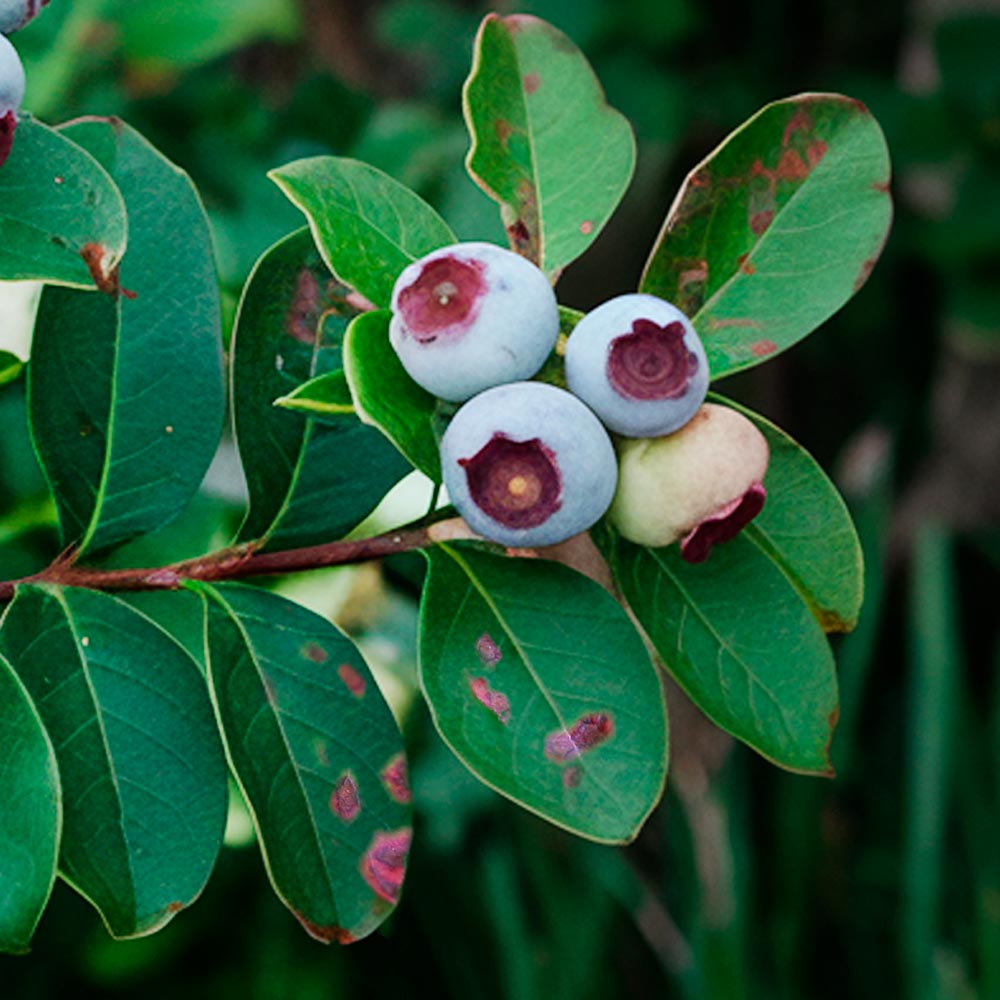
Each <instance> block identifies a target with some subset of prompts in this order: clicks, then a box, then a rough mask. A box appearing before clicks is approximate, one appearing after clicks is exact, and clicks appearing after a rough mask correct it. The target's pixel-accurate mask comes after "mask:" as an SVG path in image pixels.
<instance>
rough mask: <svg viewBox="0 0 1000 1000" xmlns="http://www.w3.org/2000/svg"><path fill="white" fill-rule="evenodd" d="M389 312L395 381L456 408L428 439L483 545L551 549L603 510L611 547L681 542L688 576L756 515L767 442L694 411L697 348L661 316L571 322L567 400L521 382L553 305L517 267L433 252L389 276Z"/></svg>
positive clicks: (648, 302)
mask: <svg viewBox="0 0 1000 1000" xmlns="http://www.w3.org/2000/svg"><path fill="white" fill-rule="evenodd" d="M392 311H393V316H392V321H391V323H390V327H389V338H390V341H391V343H392V345H393V348H394V349H395V351H396V353H397V355H398V356H399V359H400V361H401V363H402V365H403V367H404V368H405V369H406V371H407V372H408V373H409V375H410V376H411V377H412V378H413V380H414V381H415V382H417V383H418V384H419V385H421V386H422V387H423V388H424V389H426V390H427V391H428V392H430V393H432V394H434V395H435V396H438V397H439V398H441V399H444V400H448V401H450V402H456V403H463V404H464V405H462V406H461V408H460V409H459V410H458V412H457V413H456V414H455V416H454V417H453V419H452V421H451V423H450V424H449V425H448V429H447V430H446V431H445V433H444V436H443V438H442V440H441V466H442V473H443V478H444V485H445V487H446V488H447V490H448V494H449V496H450V498H451V501H452V503H453V504H454V505H455V507H456V509H457V510H458V512H459V513H460V514H461V515H462V517H463V518H464V519H465V520H466V522H467V523H468V524H469V526H470V527H471V528H472V529H473V530H474V531H476V532H477V533H478V534H480V535H482V536H483V537H484V538H488V539H490V540H492V541H495V542H499V543H500V544H502V545H507V546H511V547H519V548H520V547H537V546H542V545H553V544H555V543H557V542H561V541H564V540H565V539H567V538H570V537H571V536H573V535H575V534H578V533H579V532H581V531H586V530H587V529H588V528H590V527H591V526H592V525H593V524H595V523H596V522H597V520H598V519H599V518H600V517H601V516H602V515H603V514H604V513H605V512H608V511H609V510H610V517H611V520H612V522H613V523H614V524H615V526H616V527H617V529H618V530H619V531H620V532H621V534H622V535H623V536H625V537H626V538H628V539H630V540H632V541H634V542H637V543H639V544H642V545H651V546H662V545H668V544H670V543H672V542H674V541H680V542H681V552H682V555H684V557H685V558H687V559H689V560H690V561H692V562H697V561H700V560H702V559H704V558H706V557H707V555H708V553H709V552H710V550H711V548H712V546H713V545H714V544H715V543H716V542H720V541H724V540H726V539H727V538H731V537H733V535H735V534H736V533H737V532H738V531H739V530H740V529H741V528H742V527H743V526H744V525H745V524H746V523H747V522H748V521H749V520H751V518H753V517H754V516H755V515H756V514H757V513H758V512H759V511H760V509H761V507H762V505H763V502H764V496H765V493H764V487H763V486H762V484H761V480H762V479H763V476H764V472H765V470H766V468H767V463H768V447H767V442H766V441H765V439H764V437H763V435H762V434H761V433H760V431H759V430H757V428H756V427H755V426H754V425H753V424H752V423H751V422H750V421H749V420H747V418H745V417H743V416H742V415H741V414H739V413H737V412H736V411H735V410H731V409H728V408H727V407H722V406H716V405H712V404H706V403H705V402H704V400H705V395H706V393H707V391H708V382H709V369H708V361H707V359H706V357H705V351H704V348H703V347H702V344H701V341H700V340H699V338H698V335H697V333H696V332H695V330H694V327H693V326H692V325H691V322H690V321H689V320H688V318H687V317H686V316H685V315H684V314H683V313H682V312H681V311H680V310H679V309H677V308H676V307H675V306H673V305H671V304H670V303H669V302H665V301H664V300H663V299H659V298H656V297H655V296H653V295H645V294H633V295H622V296H619V297H617V298H614V299H611V300H610V301H608V302H605V303H604V304H603V305H601V306H599V307H597V308H596V309H594V310H593V311H592V312H590V313H588V314H587V315H586V316H584V317H583V319H582V320H581V321H580V322H579V323H578V324H577V326H576V328H575V329H574V330H573V332H572V333H571V335H570V336H569V338H568V340H567V341H566V345H565V373H566V384H567V386H568V390H569V391H566V390H563V389H559V388H557V387H556V386H553V385H550V384H548V383H546V382H535V381H529V380H530V379H532V377H533V376H535V375H536V374H537V373H538V372H539V370H540V369H541V368H542V366H543V365H544V363H545V361H546V359H548V358H549V356H550V355H551V354H552V351H553V350H554V349H555V347H556V343H557V340H558V337H559V307H558V303H557V302H556V297H555V293H554V292H553V290H552V286H551V285H550V284H549V281H548V279H547V278H546V277H545V275H544V274H543V273H542V272H541V271H540V270H539V269H538V268H537V267H535V265H534V264H532V263H531V262H530V261H528V260H526V259H525V258H524V257H521V256H519V255H518V254H515V253H512V252H511V251H509V250H504V249H502V248H500V247H498V246H494V245H493V244H490V243H459V244H456V245H454V246H450V247H445V248H443V249H441V250H436V251H434V252H433V253H431V254H428V255H427V256H425V257H423V258H421V259H420V260H418V261H416V262H414V263H413V264H411V265H410V266H409V267H407V268H406V270H404V271H403V272H402V274H401V275H400V276H399V278H398V279H397V281H396V285H395V287H394V289H393V294H392ZM609 431H610V432H612V433H613V434H614V435H615V436H616V440H617V450H618V454H617V456H616V449H615V445H614V444H613V443H612V439H611V437H610V436H609V433H608V432H609Z"/></svg>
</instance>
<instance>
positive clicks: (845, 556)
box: [711, 396, 864, 632]
mask: <svg viewBox="0 0 1000 1000" xmlns="http://www.w3.org/2000/svg"><path fill="white" fill-rule="evenodd" d="M711 398H712V401H713V402H716V403H722V404H723V405H725V406H729V407H731V408H732V409H734V410H738V411H739V412H740V413H742V414H744V415H745V416H747V417H749V419H750V420H752V421H753V422H754V423H755V424H756V425H757V427H758V429H759V430H760V431H761V433H762V434H763V435H764V437H765V438H767V443H768V446H769V447H770V449H771V460H770V464H769V465H768V469H767V475H766V476H765V477H764V486H765V488H766V489H767V502H766V503H765V504H764V509H763V510H762V511H761V512H760V514H758V515H757V517H756V518H754V520H753V521H751V522H750V524H749V525H748V526H747V528H746V529H745V531H744V533H745V535H746V537H747V538H748V539H749V540H750V541H752V542H753V543H754V544H755V545H757V546H758V547H759V548H761V549H762V550H763V551H764V552H765V553H766V554H767V555H768V556H769V557H770V558H771V559H772V560H773V561H774V562H775V564H776V565H777V566H778V567H779V568H780V569H781V570H782V572H783V573H784V574H785V575H786V576H787V577H788V579H789V580H790V581H791V583H792V585H793V586H794V587H795V589H796V590H798V592H799V594H800V595H801V596H802V598H803V600H805V602H806V603H807V604H808V605H809V607H810V608H811V609H812V613H813V615H814V616H815V618H816V620H817V621H818V622H819V623H820V625H821V626H822V627H823V630H824V631H825V632H850V631H851V630H852V629H853V628H854V626H855V625H856V624H857V621H858V615H859V614H860V613H861V600H862V598H863V596H864V564H863V556H862V552H861V543H860V542H859V541H858V534H857V531H856V530H855V528H854V522H853V521H852V520H851V515H850V513H848V510H847V505H846V504H845V503H844V501H843V499H842V497H841V496H840V494H839V493H838V492H837V488H836V486H834V485H833V483H832V482H830V478H829V477H828V476H827V474H826V473H825V472H824V471H823V470H822V469H821V468H820V467H819V465H818V464H817V462H816V460H815V459H814V458H813V457H812V456H811V455H810V454H809V453H808V452H807V451H806V450H805V449H804V448H803V447H802V446H801V445H800V444H798V443H796V442H795V441H793V440H792V439H791V438H790V437H789V436H788V435H787V434H786V433H785V432H784V431H782V430H781V429H780V428H778V427H775V425H774V424H772V423H771V422H770V421H769V420H765V419H764V417H762V416H760V415H759V414H756V413H752V412H751V411H750V410H747V409H746V408H745V407H742V406H740V405H739V404H737V403H734V402H732V400H729V399H723V398H722V397H718V396H712V397H711Z"/></svg>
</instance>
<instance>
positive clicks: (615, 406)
mask: <svg viewBox="0 0 1000 1000" xmlns="http://www.w3.org/2000/svg"><path fill="white" fill-rule="evenodd" d="M566 383H567V385H568V386H569V389H570V391H571V392H572V393H574V394H575V395H577V396H579V397H580V399H582V400H583V401H584V402H585V403H586V404H587V405H588V406H589V407H590V408H591V409H592V410H593V411H594V412H595V413H596V414H597V415H598V416H599V417H600V418H601V420H603V421H604V424H605V426H606V427H609V428H610V429H611V430H613V431H615V432H617V433H618V434H624V435H626V436H627V437H658V436H659V435H661V434H670V433H672V432H673V431H675V430H677V429H678V428H680V427H683V426H684V424H686V423H687V422H688V421H689V420H690V419H691V417H693V416H694V414H695V412H696V411H697V409H698V407H699V406H701V404H702V402H704V399H705V393H706V392H707V391H708V361H707V359H706V358H705V349H704V348H703V347H702V346H701V341H700V340H699V339H698V334H697V333H695V331H694V327H693V326H692V325H691V321H690V320H689V319H688V318H687V316H685V315H684V313H682V312H681V311H680V309H678V308H677V307H676V306H673V305H671V304H670V303H669V302H666V301H664V300H663V299H658V298H657V297H656V296H655V295H644V294H642V293H635V294H632V295H619V296H618V297H617V298H614V299H609V300H608V301H607V302H605V303H603V304H602V305H600V306H598V307H597V308H596V309H594V310H592V311H591V312H589V313H587V315H586V316H584V317H583V319H582V320H580V322H579V323H578V324H577V326H576V329H574V330H573V332H572V333H571V334H570V337H569V341H568V342H567V344H566Z"/></svg>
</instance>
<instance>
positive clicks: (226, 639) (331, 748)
mask: <svg viewBox="0 0 1000 1000" xmlns="http://www.w3.org/2000/svg"><path fill="white" fill-rule="evenodd" d="M199 590H200V591H201V592H202V593H204V595H205V598H206V608H207V630H208V669H209V678H210V681H211V685H212V692H213V698H214V700H215V705H216V711H217V713H218V717H219V722H220V725H221V727H222V732H223V735H224V738H225V742H226V747H227V750H228V753H229V759H230V762H231V764H232V767H233V770H234V772H235V774H236V777H237V780H238V781H239V783H240V787H241V789H242V790H243V794H244V797H245V799H246V801H247V804H248V805H249V807H250V810H251V812H252V814H253V819H254V824H255V826H256V828H257V833H258V836H259V839H260V844H261V849H262V851H263V853H264V858H265V862H266V864H267V870H268V874H269V876H270V879H271V882H272V884H273V885H274V889H275V892H277V894H278V896H279V897H280V898H281V900H282V901H283V902H284V903H285V905H286V906H288V908H289V909H290V910H291V911H292V913H294V914H295V916H296V917H297V918H298V919H299V920H300V921H301V923H302V925H303V926H304V927H305V929H306V930H307V931H308V932H309V933H310V934H311V935H312V936H313V937H315V938H316V939H317V940H320V941H324V942H331V941H337V942H340V943H341V944H346V943H347V942H349V941H353V940H356V939H358V938H361V937H364V936H365V935H367V934H370V933H371V932H372V931H373V930H374V929H375V928H376V927H377V926H378V925H379V924H380V923H381V922H382V921H383V920H384V919H385V918H386V917H387V916H388V915H389V913H390V912H391V911H392V909H393V907H394V906H395V904H396V901H397V899H398V897H399V892H400V889H401V887H402V882H403V877H404V873H405V869H406V859H407V853H408V850H409V845H410V837H411V815H410V804H409V803H410V789H409V784H408V781H407V775H406V756H405V754H404V752H403V743H402V738H401V736H400V733H399V730H398V728H397V727H396V723H395V721H394V720H393V717H392V713H391V712H390V711H389V707H388V705H386V703H385V701H384V699H383V698H382V696H381V694H380V693H379V690H378V687H377V686H376V685H375V682H374V680H373V678H372V676H371V674H370V672H369V670H368V667H367V665H366V664H365V662H364V660H363V659H362V657H361V654H360V653H359V652H358V650H357V648H356V647H355V645H354V643H352V642H351V640H350V639H348V638H347V636H345V635H344V634H343V633H342V632H341V631H340V630H339V629H337V628H336V627H335V626H334V625H331V624H330V623H329V622H328V621H326V619H324V618H321V617H319V616H318V615H316V614H313V612H311V611H307V610H305V609H304V608H302V607H300V606H299V605H297V604H294V603H292V602H291V601H288V600H286V599H285V598H283V597H278V596H277V595H276V594H272V593H269V592H267V591H264V590H258V589H255V588H252V587H245V586H240V585H239V584H225V585H221V586H217V587H201V588H199Z"/></svg>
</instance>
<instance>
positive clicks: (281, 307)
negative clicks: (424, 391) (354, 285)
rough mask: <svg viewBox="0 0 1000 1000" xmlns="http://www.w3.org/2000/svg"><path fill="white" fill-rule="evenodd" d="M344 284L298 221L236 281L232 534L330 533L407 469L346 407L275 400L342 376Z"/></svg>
mask: <svg viewBox="0 0 1000 1000" xmlns="http://www.w3.org/2000/svg"><path fill="white" fill-rule="evenodd" d="M348 291H349V290H348V289H347V288H346V287H345V286H344V285H342V284H341V283H340V282H338V281H337V280H336V279H335V278H334V277H333V275H332V274H330V271H329V269H328V268H327V266H326V265H325V264H324V263H323V260H322V258H321V257H320V254H319V251H318V250H317V249H316V245H315V243H314V242H313V239H312V237H311V236H310V234H309V231H308V230H307V229H300V230H299V231H298V232H295V233H292V234H291V235H289V236H287V237H285V238H284V239H283V240H280V241H279V242H278V243H276V244H275V245H274V246H273V247H271V248H270V249H269V250H267V251H265V253H264V254H263V255H262V256H261V258H260V260H259V261H258V262H257V266H256V267H255V268H254V270H253V273H252V274H251V275H250V278H249V279H248V281H247V285H246V288H245V289H244V292H243V298H242V300H241V302H240V307H239V312H238V314H237V318H236V329H235V331H234V333H233V341H232V346H231V352H232V374H233V379H232V394H231V400H232V408H233V426H234V427H235V430H236V441H237V444H238V446H239V452H240V460H241V462H242V464H243V470H244V473H245V474H246V480H247V488H248V491H249V494H250V509H249V511H248V512H247V516H246V519H245V520H244V522H243V525H242V527H241V528H240V539H241V540H244V541H251V540H254V541H257V542H258V543H263V547H264V548H297V547H300V546H304V545H313V544H318V543H321V542H327V541H330V540H331V539H333V538H339V537H341V536H343V535H344V534H346V533H347V532H348V531H350V530H351V529H352V528H354V527H355V526H356V525H357V524H359V523H360V522H361V521H362V520H363V519H364V518H365V517H367V516H368V514H369V513H371V511H372V510H373V509H374V508H375V506H376V505H377V504H378V502H379V501H380V500H381V499H382V497H384V496H385V494H386V493H387V492H388V491H389V489H391V487H392V486H393V484H394V483H396V482H398V481H399V480H400V479H401V478H402V477H403V476H404V475H406V473H407V472H408V471H409V466H408V465H407V463H406V461H405V460H404V459H403V458H402V456H400V455H399V454H397V453H396V450H395V449H394V448H393V447H392V445H391V444H390V443H389V442H388V441H386V440H385V439H384V438H383V437H382V435H381V434H379V433H378V432H377V431H375V430H373V429H372V428H371V427H366V426H364V424H362V423H361V421H360V420H359V419H358V417H357V416H356V415H355V414H354V413H353V412H351V409H350V408H349V409H348V410H347V412H344V411H343V410H341V412H328V413H326V414H319V413H317V412H316V411H315V410H310V409H307V408H305V407H301V406H295V407H287V406H276V405H275V402H276V401H279V400H280V401H287V400H288V399H290V398H292V397H294V396H295V394H296V393H297V392H299V391H303V392H306V393H308V392H309V391H311V390H309V389H306V387H309V386H311V387H313V388H315V387H316V385H317V383H320V381H321V380H324V379H329V378H331V377H332V376H337V375H341V376H342V375H343V363H344V356H343V346H344V338H345V336H346V331H347V329H348V324H349V323H350V321H351V319H352V318H353V317H354V316H355V315H357V310H356V309H354V308H353V307H352V305H351V303H350V301H349V300H348ZM340 384H341V385H342V386H343V387H345V388H346V384H345V383H343V382H341V383H340ZM327 388H329V386H327ZM321 393H323V390H321Z"/></svg>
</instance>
